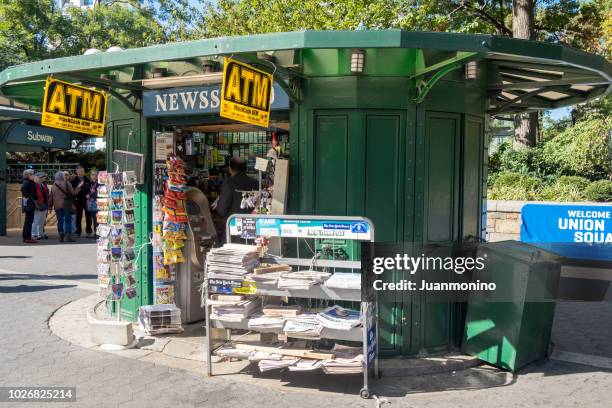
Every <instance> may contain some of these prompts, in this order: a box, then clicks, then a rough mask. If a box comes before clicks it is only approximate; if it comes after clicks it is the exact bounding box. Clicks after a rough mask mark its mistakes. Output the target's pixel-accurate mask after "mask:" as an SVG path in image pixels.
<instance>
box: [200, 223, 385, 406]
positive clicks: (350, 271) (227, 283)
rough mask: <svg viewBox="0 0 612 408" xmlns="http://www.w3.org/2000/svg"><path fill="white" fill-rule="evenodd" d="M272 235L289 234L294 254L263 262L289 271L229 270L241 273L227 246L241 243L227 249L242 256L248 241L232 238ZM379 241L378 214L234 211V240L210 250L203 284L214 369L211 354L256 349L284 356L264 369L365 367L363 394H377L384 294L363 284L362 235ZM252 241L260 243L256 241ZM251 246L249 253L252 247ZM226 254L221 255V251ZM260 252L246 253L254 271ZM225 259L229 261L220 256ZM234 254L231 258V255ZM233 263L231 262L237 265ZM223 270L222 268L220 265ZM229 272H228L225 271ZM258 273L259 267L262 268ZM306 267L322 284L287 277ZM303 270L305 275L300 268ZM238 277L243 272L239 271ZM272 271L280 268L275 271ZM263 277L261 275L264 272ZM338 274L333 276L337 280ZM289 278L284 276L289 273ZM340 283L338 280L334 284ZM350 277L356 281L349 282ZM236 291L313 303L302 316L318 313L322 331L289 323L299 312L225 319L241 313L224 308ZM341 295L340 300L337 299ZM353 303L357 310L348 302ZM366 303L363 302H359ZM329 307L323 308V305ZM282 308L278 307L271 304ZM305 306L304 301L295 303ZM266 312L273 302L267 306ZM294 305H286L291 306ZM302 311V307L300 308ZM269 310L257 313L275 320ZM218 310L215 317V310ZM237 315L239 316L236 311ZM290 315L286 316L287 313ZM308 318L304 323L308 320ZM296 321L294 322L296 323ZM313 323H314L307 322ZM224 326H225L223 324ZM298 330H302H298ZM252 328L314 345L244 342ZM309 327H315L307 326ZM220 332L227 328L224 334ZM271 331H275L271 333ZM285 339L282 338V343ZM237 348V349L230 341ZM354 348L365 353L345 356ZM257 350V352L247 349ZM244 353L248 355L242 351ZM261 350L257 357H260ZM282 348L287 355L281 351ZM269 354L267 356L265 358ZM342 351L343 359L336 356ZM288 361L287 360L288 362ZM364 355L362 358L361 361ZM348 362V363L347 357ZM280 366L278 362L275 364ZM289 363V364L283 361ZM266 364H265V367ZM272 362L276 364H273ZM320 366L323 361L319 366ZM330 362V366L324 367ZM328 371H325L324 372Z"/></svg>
mask: <svg viewBox="0 0 612 408" xmlns="http://www.w3.org/2000/svg"><path fill="white" fill-rule="evenodd" d="M268 239H282V241H283V245H282V248H283V249H284V252H285V253H286V254H287V256H284V254H283V255H281V254H265V255H264V256H263V257H261V258H259V259H258V261H255V262H261V264H262V265H263V266H262V265H260V267H263V268H264V269H265V268H270V269H278V270H284V271H288V272H286V273H287V275H283V272H277V275H276V276H279V275H278V274H280V276H281V278H279V279H278V280H274V279H271V280H270V281H267V280H266V278H262V276H267V275H265V272H264V274H262V275H259V276H254V275H256V273H245V275H246V276H244V275H240V274H241V273H244V272H243V270H242V269H241V268H243V266H242V265H243V264H239V265H240V266H238V267H236V268H234V270H230V271H229V272H228V273H230V274H231V273H235V274H236V275H229V276H228V275H225V274H224V272H223V271H224V269H223V267H219V265H224V263H223V261H224V259H223V258H222V257H223V256H224V255H223V254H224V248H227V252H225V253H230V252H231V251H232V249H235V250H236V251H237V253H239V256H235V255H236V254H235V253H231V254H230V255H227V256H228V257H231V256H234V257H233V259H237V258H240V256H243V253H240V251H243V250H244V251H246V250H248V248H246V249H245V248H244V247H242V246H240V245H237V246H232V245H230V244H231V242H232V240H234V241H236V240H241V242H242V243H244V242H246V243H253V242H255V241H256V240H257V242H260V243H261V242H262V241H265V240H268ZM373 240H374V226H373V225H372V223H371V221H370V220H368V219H367V218H363V217H331V216H298V215H252V214H240V215H233V216H231V217H230V218H229V219H228V220H227V231H226V241H227V244H226V245H225V246H224V247H222V248H221V249H220V251H219V252H217V255H215V254H214V253H213V255H211V254H210V253H209V255H208V257H207V261H206V265H205V268H204V274H205V280H204V284H203V293H202V295H203V303H204V307H205V310H206V334H207V335H206V343H207V344H206V353H207V359H206V360H207V363H206V364H207V369H206V372H207V375H209V376H211V375H213V372H212V371H213V364H212V359H211V356H212V355H213V354H215V353H216V354H217V355H219V356H224V357H228V358H248V359H249V360H253V353H259V354H263V355H266V353H271V354H272V355H275V356H276V357H277V358H278V360H279V361H278V362H274V361H271V360H267V359H266V360H265V361H260V363H259V368H260V370H262V371H265V370H266V369H274V368H285V367H289V370H290V371H306V370H308V371H311V372H312V370H317V371H316V372H320V373H321V375H326V374H344V373H362V375H363V387H362V388H361V391H360V395H361V397H363V398H369V397H370V390H369V380H370V378H372V377H375V378H378V321H377V311H376V294H375V292H374V291H373V290H371V289H370V290H363V289H367V288H362V286H361V282H362V279H361V260H360V251H361V242H363V241H373ZM251 248H252V247H251ZM244 253H246V252H244ZM219 254H220V255H219ZM252 258H253V255H252V254H250V255H246V256H245V257H244V258H240V259H248V260H247V261H243V262H244V265H247V264H248V265H247V266H246V267H244V268H245V269H246V270H249V271H252V270H253V269H248V268H249V267H251V268H252V264H253V262H254V261H252ZM219 259H221V261H220V262H219ZM228 259H229V258H228ZM230 269H231V267H230ZM215 271H216V272H215ZM219 271H221V272H219ZM255 271H256V272H257V270H255ZM296 272H300V274H303V275H305V276H306V279H307V280H309V279H311V280H313V281H315V283H314V284H313V283H310V284H306V285H305V286H304V287H300V283H299V282H303V281H299V280H298V283H297V284H294V283H292V281H291V280H289V281H288V283H287V279H288V278H287V276H288V275H289V276H291V275H292V274H295V273H296ZM298 275H299V274H298ZM311 275H312V276H311ZM319 275H324V277H323V278H322V280H321V281H319V282H317V279H319ZM234 276H236V277H237V278H235V277H234ZM269 276H272V275H269ZM258 277H259V278H260V279H256V278H258ZM332 278H333V279H332ZM283 279H284V280H285V282H283V283H281V281H282V280H283ZM332 282H334V283H333V284H332ZM344 282H350V283H347V284H344ZM232 296H235V297H236V298H238V299H241V297H240V296H243V297H242V298H244V297H247V296H248V302H247V303H249V307H251V306H253V307H256V308H257V309H258V310H261V309H262V305H265V304H266V303H267V302H268V301H277V300H278V299H285V300H290V302H289V303H300V302H301V303H302V304H304V303H306V304H307V305H306V306H304V307H303V308H304V312H305V313H304V314H298V315H297V317H296V319H298V320H299V319H306V320H308V319H309V318H310V317H312V321H313V323H312V324H313V327H317V328H318V329H317V330H316V333H315V334H314V335H313V336H312V337H309V336H310V335H309V334H306V333H301V332H300V331H299V330H300V329H301V327H300V325H299V324H298V325H297V326H298V327H297V328H296V327H292V328H289V327H288V324H289V322H290V321H291V319H292V318H291V317H289V318H287V317H286V316H285V315H283V316H285V317H282V318H281V320H283V324H282V325H281V326H279V325H274V324H272V325H269V326H268V325H266V324H265V323H264V324H257V325H256V324H254V322H253V320H254V319H253V318H252V316H251V313H250V310H249V313H245V314H244V318H242V317H241V315H240V314H238V318H233V319H223V318H219V315H220V314H222V313H224V312H226V313H228V314H231V313H235V309H234V308H233V306H232V305H231V304H230V306H228V307H227V308H225V307H222V308H219V301H218V300H219V299H220V298H223V299H226V298H230V299H232ZM338 302H340V305H337V303H338ZM347 302H353V303H352V305H354V306H353V307H351V308H350V309H353V310H349V309H344V308H343V307H341V306H344V305H346V304H347ZM313 303H316V305H317V306H318V309H319V310H317V312H319V313H317V314H315V313H312V314H311V313H310V312H313V310H310V309H309V307H311V306H312V304H313ZM356 304H359V307H357V306H356ZM322 306H323V307H326V306H331V307H327V309H325V310H324V311H320V309H321V307H322ZM269 307H271V308H272V309H274V308H275V307H276V306H275V305H274V304H272V306H269ZM279 307H280V308H291V307H292V306H288V305H281V306H279ZM294 307H295V308H297V309H300V306H294ZM263 310H264V313H265V308H263ZM283 311H284V312H286V310H283ZM336 312H337V313H338V314H341V315H342V318H339V319H336V318H335V317H337V315H335V313H336ZM297 313H300V312H297ZM265 314H266V316H263V315H261V314H260V315H254V316H257V317H258V318H259V321H260V322H261V321H262V320H263V321H267V320H266V319H269V320H270V319H271V320H274V318H270V317H269V316H267V313H265ZM211 315H212V316H211ZM232 316H235V314H234V315H232ZM325 318H329V319H330V320H329V321H328V322H327V324H325V323H324V324H319V323H317V320H316V319H319V320H318V322H320V321H321V319H325ZM284 319H286V320H284ZM300 323H303V322H300ZM289 326H291V325H289ZM306 327H308V324H306ZM218 329H222V330H218ZM232 330H241V331H242V332H241V333H242V334H241V335H240V336H238V341H237V340H234V339H233V338H232ZM294 330H295V331H294ZM245 331H248V332H249V334H257V333H259V334H260V336H259V339H260V343H257V344H261V340H262V337H263V338H266V339H270V338H276V336H284V338H283V339H284V340H285V341H290V339H302V340H304V339H305V340H306V341H307V343H304V344H307V345H308V346H306V347H302V348H300V349H295V348H284V347H283V346H281V347H268V346H267V345H261V346H258V345H253V344H252V343H249V344H240V343H239V340H240V339H241V338H243V337H244V332H245ZM306 332H308V330H306ZM219 333H222V335H221V336H219ZM263 333H270V334H266V335H263ZM334 340H335V341H340V342H353V343H351V344H354V345H356V346H358V348H357V347H349V346H346V345H343V344H338V343H336V344H335V345H334V348H333V349H332V350H329V347H330V343H332V342H333V341H334ZM320 341H322V343H323V345H324V346H326V347H327V348H328V349H327V350H326V349H325V348H324V347H322V348H321V349H319V347H317V346H318V344H319V342H320ZM281 343H282V342H281ZM228 347H229V348H228ZM228 350H229V352H230V353H233V354H229V353H228V354H227V355H223V354H221V352H223V351H228ZM345 350H351V351H352V352H353V356H354V354H355V353H357V352H359V353H360V355H359V356H357V357H358V358H355V359H353V360H351V359H350V358H342V357H345V356H346V355H347V354H346V353H344V354H343V351H345ZM247 352H250V353H251V354H250V355H249V356H246V353H247ZM241 353H242V354H243V355H240V354H241ZM259 354H258V356H257V357H259ZM279 354H280V355H281V356H283V357H282V359H281V358H280V357H279ZM265 358H266V357H264V359H265ZM291 358H296V359H297V360H298V361H297V362H296V363H295V364H291V363H290V362H289V363H288V362H287V360H291ZM336 358H337V359H336ZM281 360H282V361H281ZM359 360H361V361H359ZM347 361H348V366H347V365H343V364H345V363H347ZM276 364H278V366H276V367H275V365H276ZM283 364H289V365H290V366H289V365H283ZM262 365H263V366H262ZM266 365H268V366H269V367H270V368H268V366H266ZM312 367H316V368H312ZM322 368H323V369H322ZM324 373H325V374H324Z"/></svg>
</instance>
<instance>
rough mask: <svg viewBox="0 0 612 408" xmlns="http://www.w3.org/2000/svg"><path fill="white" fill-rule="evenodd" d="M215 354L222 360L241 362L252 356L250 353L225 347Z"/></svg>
mask: <svg viewBox="0 0 612 408" xmlns="http://www.w3.org/2000/svg"><path fill="white" fill-rule="evenodd" d="M215 354H216V355H217V356H219V357H222V358H238V359H240V360H244V359H247V358H249V357H250V356H251V354H252V353H251V352H250V351H245V350H239V349H236V348H233V347H223V348H220V349H218V350H217V351H215Z"/></svg>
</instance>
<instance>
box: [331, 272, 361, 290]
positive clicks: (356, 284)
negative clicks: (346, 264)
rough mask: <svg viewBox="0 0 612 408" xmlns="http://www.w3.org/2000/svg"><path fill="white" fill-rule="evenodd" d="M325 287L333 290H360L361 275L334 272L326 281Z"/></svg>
mask: <svg viewBox="0 0 612 408" xmlns="http://www.w3.org/2000/svg"><path fill="white" fill-rule="evenodd" d="M325 286H326V287H328V288H335V289H356V290H360V289H361V274H358V273H345V272H336V273H334V274H333V275H332V276H331V277H330V278H329V279H328V280H326V281H325Z"/></svg>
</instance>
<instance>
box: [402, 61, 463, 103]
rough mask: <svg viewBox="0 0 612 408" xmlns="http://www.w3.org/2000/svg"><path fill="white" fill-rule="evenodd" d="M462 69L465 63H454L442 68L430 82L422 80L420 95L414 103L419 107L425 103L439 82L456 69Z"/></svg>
mask: <svg viewBox="0 0 612 408" xmlns="http://www.w3.org/2000/svg"><path fill="white" fill-rule="evenodd" d="M461 67H463V63H461V62H454V63H452V64H450V65H446V66H445V67H443V68H441V69H440V70H439V71H437V72H436V73H435V74H434V75H433V76H432V77H431V78H430V79H429V80H428V81H425V80H421V81H420V82H419V84H418V85H417V91H418V95H417V96H416V98H414V99H413V100H414V103H416V104H417V105H418V104H420V103H421V102H423V100H424V99H425V97H426V96H427V94H428V93H429V91H431V89H432V88H433V87H434V85H435V84H436V83H437V82H438V81H439V80H441V79H442V78H444V77H445V76H446V74H448V73H449V72H451V71H454V70H456V69H460V68H461Z"/></svg>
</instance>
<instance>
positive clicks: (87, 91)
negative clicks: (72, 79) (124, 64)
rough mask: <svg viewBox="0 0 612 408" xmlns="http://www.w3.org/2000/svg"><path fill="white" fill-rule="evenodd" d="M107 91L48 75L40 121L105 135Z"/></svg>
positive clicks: (46, 124)
mask: <svg viewBox="0 0 612 408" xmlns="http://www.w3.org/2000/svg"><path fill="white" fill-rule="evenodd" d="M105 118H106V94H105V93H104V92H101V91H97V90H95V89H92V88H87V87H84V86H79V85H75V84H71V83H69V82H64V81H59V80H57V79H54V78H47V83H46V86H45V96H44V99H43V112H42V119H41V124H42V125H43V126H48V127H53V128H58V129H64V130H70V131H73V132H79V133H84V134H88V135H92V136H104V121H105Z"/></svg>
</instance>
